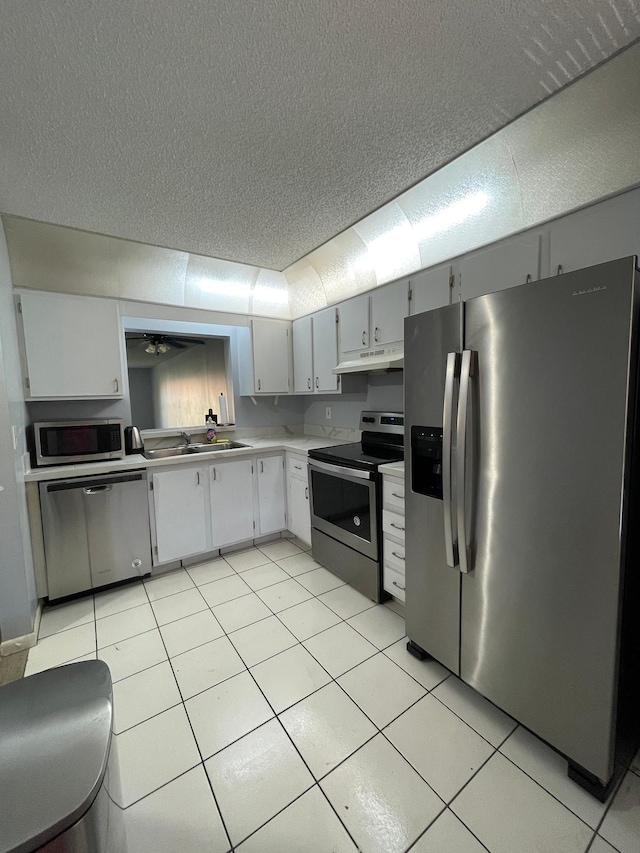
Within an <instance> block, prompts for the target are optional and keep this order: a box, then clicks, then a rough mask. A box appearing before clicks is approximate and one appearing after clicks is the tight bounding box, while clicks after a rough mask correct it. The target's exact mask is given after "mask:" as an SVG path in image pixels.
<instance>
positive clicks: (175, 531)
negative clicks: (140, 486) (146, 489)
mask: <svg viewBox="0 0 640 853" xmlns="http://www.w3.org/2000/svg"><path fill="white" fill-rule="evenodd" d="M204 472H205V469H204V468H180V467H176V468H174V469H173V470H172V471H161V472H159V473H156V474H153V476H152V478H151V480H152V484H153V511H154V522H155V524H154V536H155V549H154V551H155V553H154V560H153V562H154V565H156V564H158V563H167V562H171V561H173V560H179V559H181V558H182V557H188V556H191V555H192V554H199V553H201V552H202V551H206V550H207V517H206V494H205V473H204Z"/></svg>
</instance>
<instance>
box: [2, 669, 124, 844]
mask: <svg viewBox="0 0 640 853" xmlns="http://www.w3.org/2000/svg"><path fill="white" fill-rule="evenodd" d="M112 718H113V701H112V688H111V674H110V673H109V667H108V666H107V665H106V664H105V663H103V662H102V661H97V660H96V661H84V662H81V663H74V664H68V665H67V666H61V667H57V668H56V669H50V670H47V671H46V672H41V673H38V674H37V675H32V676H30V677H28V678H24V679H22V680H21V681H14V682H12V683H11V684H7V685H6V686H4V687H2V688H0V853H32V851H46V853H116V851H117V853H126V839H125V833H124V822H123V815H122V812H121V809H120V808H119V807H118V806H117V805H116V804H115V803H114V802H113V800H112V799H111V797H110V796H109V778H110V777H111V779H112V781H113V779H114V774H116V775H117V767H115V766H114V765H115V761H116V756H115V750H114V751H113V754H111V755H110V753H111V750H110V747H111V729H112Z"/></svg>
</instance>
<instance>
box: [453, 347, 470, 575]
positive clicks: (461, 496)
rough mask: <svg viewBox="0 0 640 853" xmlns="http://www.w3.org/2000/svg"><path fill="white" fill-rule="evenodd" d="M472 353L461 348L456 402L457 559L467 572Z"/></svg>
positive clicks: (462, 568)
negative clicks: (469, 415)
mask: <svg viewBox="0 0 640 853" xmlns="http://www.w3.org/2000/svg"><path fill="white" fill-rule="evenodd" d="M473 356H474V353H473V352H472V351H471V350H468V349H466V350H463V352H462V364H461V367H460V399H459V402H458V425H457V434H456V445H457V446H456V454H457V459H456V482H457V501H458V559H459V563H460V571H461V572H464V573H465V574H467V573H468V572H470V571H471V570H472V568H473V566H472V564H471V551H470V548H469V545H468V543H467V517H466V516H467V513H466V498H467V482H466V456H467V409H468V405H469V386H470V384H471V376H472V375H473V372H474V369H473V368H474V358H473Z"/></svg>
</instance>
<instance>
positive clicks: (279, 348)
mask: <svg viewBox="0 0 640 853" xmlns="http://www.w3.org/2000/svg"><path fill="white" fill-rule="evenodd" d="M251 325H252V332H253V375H254V382H255V387H254V391H255V392H256V393H258V394H288V393H289V390H290V376H291V343H290V338H289V329H290V326H291V324H290V323H288V322H286V321H282V320H258V319H256V320H252V321H251Z"/></svg>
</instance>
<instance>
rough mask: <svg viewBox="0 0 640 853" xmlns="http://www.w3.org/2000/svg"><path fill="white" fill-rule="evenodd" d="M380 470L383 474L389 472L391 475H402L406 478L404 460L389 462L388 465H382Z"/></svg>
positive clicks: (402, 477) (401, 476)
mask: <svg viewBox="0 0 640 853" xmlns="http://www.w3.org/2000/svg"><path fill="white" fill-rule="evenodd" d="M378 471H380V473H381V474H387V475H389V476H390V477H400V478H401V479H403V480H404V462H389V464H388V465H380V467H379V468H378Z"/></svg>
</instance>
